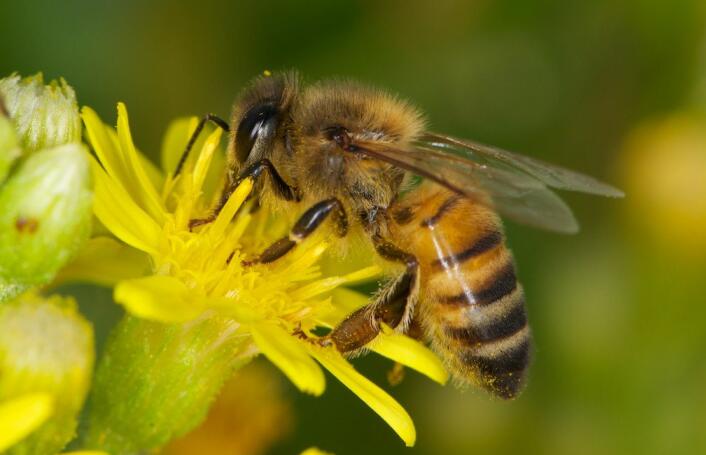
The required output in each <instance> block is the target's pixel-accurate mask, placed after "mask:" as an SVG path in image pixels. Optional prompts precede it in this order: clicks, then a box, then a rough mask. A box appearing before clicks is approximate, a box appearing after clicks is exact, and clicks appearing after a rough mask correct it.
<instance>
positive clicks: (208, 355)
mask: <svg viewBox="0 0 706 455" xmlns="http://www.w3.org/2000/svg"><path fill="white" fill-rule="evenodd" d="M237 328H238V324H237V323H235V322H234V321H232V320H228V319H223V318H217V317H211V318H206V319H203V320H201V321H192V322H189V323H186V324H161V323H157V322H152V321H147V320H144V319H138V318H136V317H133V316H126V317H125V319H123V321H121V322H120V323H119V324H118V325H117V326H116V327H115V329H114V330H113V333H112V334H111V337H110V339H109V341H108V344H107V346H106V347H105V350H104V353H103V355H102V356H101V361H100V363H99V365H98V369H97V371H96V378H95V381H94V385H93V388H92V390H91V400H90V402H91V405H90V408H89V412H88V418H87V423H88V428H87V431H86V434H85V437H84V439H83V441H81V442H82V444H81V445H82V446H83V447H86V448H88V449H100V450H104V451H106V452H108V453H111V454H113V455H120V454H133V453H142V452H148V451H152V450H155V449H158V448H160V447H162V446H164V445H165V444H166V443H168V442H169V441H171V440H172V439H174V438H175V437H178V436H181V435H183V434H185V433H186V432H188V431H190V430H192V429H193V428H195V427H196V426H197V425H198V424H199V423H201V421H203V419H204V418H205V416H206V413H207V411H208V409H209V407H210V405H211V403H212V402H213V400H214V398H215V396H216V394H217V393H218V391H219V390H220V389H221V386H222V385H223V383H224V381H225V380H226V379H228V378H229V377H230V376H232V374H233V373H234V371H235V370H236V369H238V368H239V367H241V366H242V365H244V364H245V363H247V361H249V360H250V358H251V357H252V356H253V355H254V354H255V352H254V351H253V349H252V345H251V344H250V342H248V340H249V337H242V336H239V334H238V333H237ZM146 422H147V423H146Z"/></svg>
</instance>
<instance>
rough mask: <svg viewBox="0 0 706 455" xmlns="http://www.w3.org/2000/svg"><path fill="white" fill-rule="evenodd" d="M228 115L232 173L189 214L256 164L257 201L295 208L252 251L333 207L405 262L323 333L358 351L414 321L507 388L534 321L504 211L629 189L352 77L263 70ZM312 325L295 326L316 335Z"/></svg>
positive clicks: (454, 355) (568, 222) (345, 234)
mask: <svg viewBox="0 0 706 455" xmlns="http://www.w3.org/2000/svg"><path fill="white" fill-rule="evenodd" d="M208 119H212V117H210V116H206V117H205V118H204V120H202V123H201V124H200V126H199V127H198V128H197V129H196V132H195V133H194V136H192V139H191V140H190V142H189V144H190V145H188V146H187V149H186V151H185V153H184V156H183V157H182V159H181V160H180V164H179V165H178V166H177V171H176V172H177V173H178V171H179V169H180V166H181V165H182V164H183V163H184V161H185V159H186V157H187V155H188V151H189V147H190V146H191V145H192V144H193V141H194V139H195V136H196V135H197V134H198V131H200V129H201V128H202V127H203V122H205V121H206V120H208ZM220 122H221V123H218V124H219V125H220V126H221V127H222V128H224V129H226V130H228V129H229V130H230V142H229V147H228V166H227V168H228V172H227V176H226V177H227V178H226V185H225V187H224V190H223V192H222V194H221V197H220V199H219V200H218V203H217V204H216V206H215V208H214V210H213V211H212V213H211V214H210V215H209V216H208V217H207V218H204V219H198V220H192V224H191V226H192V227H195V226H198V225H200V224H204V223H208V222H210V221H213V220H214V219H215V217H216V214H217V213H218V212H219V211H220V210H221V209H222V208H223V206H224V205H225V203H226V201H227V200H228V197H229V196H230V194H232V192H233V191H234V190H235V188H236V187H237V186H238V184H239V183H240V182H241V181H242V180H243V179H246V178H251V179H253V180H254V181H255V186H254V191H253V195H254V197H256V198H257V200H258V202H260V203H261V204H265V205H268V206H269V207H270V208H280V209H282V210H283V211H284V212H285V213H289V214H299V217H298V219H297V220H296V222H295V223H294V224H293V226H292V228H291V230H290V232H289V233H288V235H286V236H284V237H282V238H281V239H279V240H277V241H276V242H274V243H273V244H272V245H270V246H269V247H268V248H267V249H265V250H264V251H263V252H262V253H261V254H260V255H258V256H257V257H255V258H253V259H252V260H248V261H246V262H247V263H248V264H256V263H259V264H269V263H271V262H273V261H276V260H278V259H279V258H281V257H283V256H285V255H286V254H287V253H288V252H289V251H291V250H292V249H293V248H295V247H296V245H298V244H299V243H300V242H302V241H303V240H304V239H305V238H306V237H307V236H309V235H310V234H312V233H313V232H314V231H315V230H316V229H317V228H318V226H320V225H322V223H324V222H325V221H326V220H329V221H326V222H328V223H331V224H333V226H334V230H333V234H334V235H335V236H337V237H338V238H340V239H341V241H342V242H349V241H350V239H351V237H352V236H351V233H356V232H357V233H358V234H361V236H362V238H364V239H366V241H370V242H371V244H372V246H373V247H374V248H375V251H376V252H377V254H378V255H379V256H380V257H381V258H382V259H384V260H386V261H390V263H391V264H395V265H397V266H398V267H399V268H400V269H401V270H399V273H397V274H396V275H394V276H393V277H392V278H391V279H390V280H389V281H388V282H387V283H386V284H385V285H384V286H383V287H382V289H381V290H380V292H378V294H377V295H376V296H375V297H374V298H373V299H371V302H370V303H369V304H368V305H366V306H365V307H363V308H360V309H359V310H357V311H355V312H353V313H352V314H350V315H349V316H348V317H347V318H345V319H344V320H343V321H341V322H340V323H339V324H338V325H337V326H336V327H333V329H332V331H331V333H330V334H328V335H327V336H326V337H324V338H325V340H323V341H325V342H327V343H329V344H333V345H335V347H336V348H337V349H338V350H339V351H340V352H341V353H343V354H353V353H357V352H361V350H362V349H363V348H365V346H366V345H367V344H368V343H369V342H370V341H371V340H373V339H374V338H375V337H376V336H378V334H379V333H380V331H381V328H382V327H383V324H384V325H387V326H390V327H393V328H395V329H396V330H399V331H401V332H410V331H411V328H412V327H416V326H417V325H420V326H421V327H422V328H423V332H424V335H425V336H426V341H428V342H429V343H430V344H431V345H432V347H433V348H434V349H435V350H436V351H437V352H438V353H439V354H440V355H441V356H442V357H443V358H444V360H445V361H446V363H447V365H448V367H449V369H450V370H451V372H452V373H454V375H455V376H456V377H457V378H460V379H462V380H464V381H467V382H473V383H476V384H478V385H480V386H481V387H483V388H485V389H486V390H488V391H490V392H491V393H493V394H495V395H496V396H499V397H503V398H513V397H515V396H517V394H518V393H519V392H520V390H521V388H522V385H523V382H524V379H525V376H526V369H527V365H528V363H529V358H530V331H529V327H528V324H527V315H526V313H525V308H524V294H523V291H522V287H521V286H520V284H519V283H518V282H517V278H516V276H515V266H514V264H513V258H512V255H511V253H510V251H509V250H508V249H507V248H506V246H505V237H504V234H503V230H502V223H501V221H500V217H499V215H498V213H500V214H502V215H503V216H507V217H509V218H511V219H514V220H516V221H520V222H523V223H525V224H529V225H532V226H536V227H540V228H545V229H550V230H555V231H559V232H566V233H572V232H576V231H577V229H578V224H577V222H576V220H575V218H574V217H573V215H572V213H571V210H570V209H569V208H568V206H567V205H566V204H565V203H564V202H563V201H562V200H561V199H560V198H559V197H558V196H557V195H556V194H554V193H553V192H552V191H551V189H550V188H558V189H564V190H573V191H580V192H584V193H590V194H597V195H602V196H610V197H621V196H622V192H620V191H619V190H617V189H616V188H613V187H611V186H610V185H606V184H604V183H602V182H599V181H597V180H595V179H592V178H591V177H588V176H585V175H582V174H578V173H575V172H572V171H569V170H567V169H563V168H560V167H558V166H553V165H550V164H547V163H542V162H539V161H536V160H533V159H531V158H529V157H526V156H522V155H518V154H515V153H512V152H508V151H504V150H501V149H497V148H494V147H489V146H484V145H482V144H478V143H475V142H473V141H468V140H462V139H457V138H454V137H451V136H445V135H440V134H436V133H433V132H429V131H427V130H426V125H425V121H424V117H423V115H422V114H421V112H420V111H419V110H418V109H416V108H415V107H414V106H413V105H412V104H410V103H408V102H407V101H405V100H403V99H400V98H399V97H396V96H394V95H391V94H389V93H387V92H384V91H382V90H378V89H374V88H370V87H366V86H364V85H361V84H359V83H356V82H353V81H346V80H342V81H341V80H339V81H323V82H320V83H316V84H313V85H310V86H304V85H303V84H302V83H301V81H300V79H299V77H298V76H297V74H296V73H281V74H277V75H272V76H271V77H260V78H257V79H255V81H254V82H253V84H252V85H251V86H250V87H248V88H247V89H246V90H245V91H244V92H243V94H242V95H241V96H240V98H239V99H238V100H237V101H236V103H235V106H234V109H233V115H232V123H231V126H230V128H229V127H228V126H227V125H225V122H223V121H220ZM263 176H264V177H263ZM417 178H421V182H422V183H421V184H418V185H416V186H415V185H413V182H415V181H417ZM255 206H257V205H255ZM496 212H497V213H496ZM359 237H360V236H359ZM312 329H313V327H299V328H297V329H296V330H297V333H298V334H299V335H300V336H307V337H308V336H309V335H310V334H311V332H312ZM319 341H321V340H319Z"/></svg>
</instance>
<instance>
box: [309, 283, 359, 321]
mask: <svg viewBox="0 0 706 455" xmlns="http://www.w3.org/2000/svg"><path fill="white" fill-rule="evenodd" d="M331 298H332V303H333V305H331V309H328V310H326V311H325V312H322V313H323V314H320V315H318V317H317V322H319V323H321V324H323V325H325V326H327V327H334V326H335V325H336V324H338V323H339V322H341V321H342V320H343V319H345V318H346V316H348V315H350V314H351V313H353V312H354V311H355V310H357V309H358V308H361V307H363V306H364V305H367V304H368V303H369V302H370V297H369V296H367V295H365V294H361V293H360V292H356V291H353V290H351V289H347V288H336V289H334V290H333V291H331Z"/></svg>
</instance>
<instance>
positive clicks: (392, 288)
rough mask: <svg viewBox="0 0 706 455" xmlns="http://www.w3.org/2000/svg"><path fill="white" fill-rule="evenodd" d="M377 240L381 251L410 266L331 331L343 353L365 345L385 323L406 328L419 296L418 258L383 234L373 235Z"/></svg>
mask: <svg viewBox="0 0 706 455" xmlns="http://www.w3.org/2000/svg"><path fill="white" fill-rule="evenodd" d="M373 242H374V244H375V249H376V250H377V252H378V254H380V255H381V256H382V257H383V258H385V259H389V260H392V261H395V262H402V263H403V264H405V266H406V267H407V270H406V271H405V272H404V273H402V274H401V275H400V276H398V277H397V278H396V279H394V280H392V281H391V282H389V283H388V284H387V285H386V286H385V288H384V289H383V290H382V292H380V293H379V294H378V297H377V298H376V299H375V301H374V302H372V303H371V304H369V305H366V306H364V307H363V308H361V309H359V310H357V311H355V312H353V313H352V314H351V315H349V316H348V317H347V318H346V319H344V320H343V321H342V322H341V323H340V324H339V325H338V326H336V327H335V328H334V329H333V331H332V332H331V333H330V334H329V335H328V338H330V339H331V340H332V341H333V343H334V344H335V346H336V348H337V349H338V350H339V351H340V352H342V353H351V352H355V351H357V350H359V349H361V348H363V347H365V345H366V344H368V343H369V342H370V341H372V340H373V339H374V338H375V337H376V336H377V335H378V333H380V330H381V323H384V324H386V325H388V326H390V327H392V328H398V327H400V326H401V327H402V330H403V331H406V329H407V326H408V325H409V321H410V320H411V319H412V318H411V315H412V314H413V311H414V307H415V305H416V303H417V299H418V297H419V280H418V279H417V277H418V275H419V263H418V262H417V258H415V257H414V256H413V255H411V254H409V253H406V252H404V251H402V250H400V249H399V248H397V247H396V246H394V245H393V244H392V243H390V242H388V241H386V240H383V239H382V238H379V237H373Z"/></svg>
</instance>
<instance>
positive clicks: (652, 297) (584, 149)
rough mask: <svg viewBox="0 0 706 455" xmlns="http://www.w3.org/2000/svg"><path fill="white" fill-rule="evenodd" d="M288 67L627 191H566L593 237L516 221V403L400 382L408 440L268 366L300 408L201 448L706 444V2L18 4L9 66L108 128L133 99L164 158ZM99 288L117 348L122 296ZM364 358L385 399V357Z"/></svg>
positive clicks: (12, 7) (92, 304)
mask: <svg viewBox="0 0 706 455" xmlns="http://www.w3.org/2000/svg"><path fill="white" fill-rule="evenodd" d="M286 68H297V69H299V70H300V71H301V72H302V73H303V74H304V76H305V78H306V79H307V80H309V81H313V80H316V79H319V78H323V77H329V76H348V77H352V78H356V79H360V80H363V81H366V82H370V83H373V84H375V85H378V86H382V87H387V88H390V89H392V90H394V91H396V92H398V93H400V94H401V95H403V96H405V97H408V98H410V99H412V100H414V101H415V102H416V103H417V104H418V105H419V106H420V107H421V108H422V109H424V110H425V111H426V112H427V113H428V116H429V118H430V120H431V125H432V126H433V128H434V129H435V130H438V131H443V132H447V133H450V134H454V135H457V136H462V137H470V138H474V139H476V140H480V141H483V142H486V143H491V144H495V145H498V146H502V147H505V148H509V149H512V150H517V151H521V152H523V153H526V154H529V155H531V156H536V157H541V158H544V159H548V160H551V161H553V162H556V163H559V164H563V165H566V166H569V167H572V168H575V169H577V170H581V171H583V172H586V173H589V174H592V175H595V176H598V177H600V178H602V179H604V180H606V181H608V182H611V183H614V184H616V185H617V186H619V187H621V188H623V189H624V190H625V191H626V193H627V198H626V199H624V200H619V201H616V200H605V199H598V198H590V197H584V196H577V195H566V198H567V200H568V201H569V202H570V203H571V205H572V206H573V207H574V208H575V211H576V213H577V217H578V218H579V220H580V221H581V223H582V231H581V233H579V234H578V235H576V236H570V237H566V236H559V235H551V234H547V233H543V232H538V231H534V230H531V229H529V228H524V227H521V226H515V225H509V226H508V236H509V239H510V245H511V246H512V248H513V250H514V252H515V256H516V260H517V262H518V267H519V274H520V277H521V279H522V281H523V282H524V286H525V289H526V293H527V305H528V311H529V316H530V321H531V323H532V326H533V329H534V337H535V342H536V348H535V358H534V364H533V366H532V369H531V373H530V380H529V385H528V387H527V390H526V391H525V393H524V394H523V395H522V396H521V397H520V398H519V399H518V400H516V401H513V402H509V403H508V402H500V401H497V400H492V399H490V398H489V397H488V396H486V395H484V394H482V393H480V392H477V391H474V390H465V391H458V390H456V389H455V388H454V387H452V386H449V387H445V388H441V387H439V386H437V385H436V384H434V383H432V382H430V381H428V380H426V379H424V378H422V377H420V376H418V375H415V374H413V373H409V374H408V375H407V379H406V380H405V381H404V382H403V383H402V384H401V385H400V386H398V387H396V388H394V389H392V390H391V393H392V394H393V395H394V396H395V397H397V398H398V399H399V401H400V402H401V403H402V404H404V405H405V407H406V408H407V409H408V410H409V412H410V413H411V414H412V416H413V417H414V419H415V421H416V423H417V429H418V443H417V446H416V447H415V448H413V449H405V448H404V447H403V444H402V443H401V442H400V441H399V440H398V439H397V437H396V436H395V435H394V433H393V432H392V431H391V430H389V429H388V428H387V427H386V425H385V424H384V423H383V422H382V421H381V420H380V419H379V418H378V417H377V416H375V415H374V414H373V413H372V412H371V411H370V410H369V409H368V408H367V407H366V406H365V405H364V404H362V403H361V402H360V401H359V400H358V399H357V398H356V397H355V396H354V395H352V394H351V393H349V392H348V391H347V390H345V389H343V388H342V387H341V386H340V385H339V384H338V383H336V382H335V380H334V379H333V378H330V379H331V380H330V381H329V384H330V386H329V390H328V391H327V393H326V394H325V395H324V396H323V397H321V398H310V397H306V396H303V395H300V394H298V393H296V391H295V390H294V389H293V387H291V386H290V385H289V384H287V383H286V381H284V380H283V379H281V378H280V377H279V373H276V372H274V370H272V371H270V370H267V368H268V367H266V366H265V367H264V368H265V369H266V370H265V371H268V372H269V373H267V374H269V375H270V376H272V375H274V378H275V379H274V380H275V381H276V383H277V384H278V385H277V386H276V387H275V388H274V389H273V390H281V392H280V394H279V395H278V394H276V393H275V392H272V395H271V397H272V398H273V399H275V400H279V401H281V402H282V403H284V407H285V408H286V409H287V411H286V412H283V415H285V416H284V417H282V418H281V419H280V420H277V419H274V418H272V419H270V421H268V422H267V423H266V424H265V425H264V426H265V427H266V429H267V431H270V432H271V433H272V434H273V435H274V436H272V437H271V438H270V439H268V441H269V440H273V441H275V442H273V443H272V444H273V445H271V444H270V443H269V442H267V443H262V444H260V446H259V447H258V448H256V449H253V448H252V447H251V448H250V449H247V450H246V449H238V450H241V451H240V452H238V451H236V449H233V448H230V449H228V448H225V447H222V448H221V449H218V448H216V445H215V444H216V442H214V445H213V446H212V447H210V448H209V449H208V450H206V449H205V448H204V449H203V450H201V451H200V452H199V453H248V454H250V453H253V454H254V453H272V454H294V453H298V451H299V450H302V449H303V448H306V447H309V446H312V445H318V446H319V447H321V448H323V449H326V450H330V451H332V452H335V453H336V454H339V455H343V454H360V453H366V454H377V453H379V454H393V453H417V454H448V455H455V454H471V453H498V454H502V453H507V454H515V453H549V454H552V453H557V454H559V453H579V454H580V453H685V454H693V453H706V360H705V359H706V355H705V352H706V324H705V323H704V321H705V319H706V295H705V294H704V291H703V286H702V284H703V281H704V275H705V274H706V116H705V115H704V112H706V3H705V2H703V0H675V1H669V2H667V1H661V0H634V1H628V0H625V1H614V0H596V1H578V0H571V1H559V0H557V1H551V0H541V1H536V2H526V1H522V0H516V1H509V0H506V1H492V0H484V1H483V0H481V1H465V2H464V1H444V0H437V1H434V2H410V1H402V0H398V1H386V2H381V1H367V2H352V1H337V2H332V1H324V0H318V1H302V2H285V1H265V0H263V1H259V2H230V1H225V0H222V1H211V0H201V1H199V2H175V1H169V2H167V1H162V2H160V1H149V0H143V1H136V0H129V1H128V0H123V1H121V2H94V1H88V0H85V1H78V0H64V1H61V2H48V1H47V2H35V1H23V2H9V1H3V2H2V6H1V7H0V74H2V75H6V74H8V73H10V72H12V71H19V72H21V73H22V74H23V75H27V74H30V73H34V72H36V71H43V72H44V73H45V75H46V76H48V77H58V76H63V77H65V78H66V79H67V80H68V81H69V82H70V83H71V84H72V85H73V86H74V88H75V89H76V91H77V93H78V97H79V101H80V103H81V104H86V105H90V106H92V107H94V108H95V109H96V110H97V111H98V113H99V114H100V115H101V116H102V117H103V118H104V119H114V118H115V103H116V102H117V101H125V102H126V103H127V105H128V108H129V110H130V114H131V123H132V125H133V133H134V135H135V139H136V142H137V143H138V144H140V146H141V148H142V150H144V151H145V152H147V153H151V154H152V156H156V152H157V150H158V147H159V143H160V140H161V134H162V132H163V130H164V128H165V126H166V125H167V123H168V122H169V121H170V119H172V118H173V117H175V116H180V115H185V114H197V115H201V114H203V113H206V112H214V113H217V114H220V115H221V116H227V115H228V113H229V109H230V104H231V102H232V100H233V99H234V97H235V95H236V93H237V92H238V90H239V88H240V87H242V86H243V85H244V84H245V83H246V82H247V81H248V80H249V79H250V78H251V77H253V76H254V75H256V74H258V73H260V72H262V71H263V70H264V69H272V70H277V69H286ZM81 296H82V302H81V304H82V308H83V309H84V310H85V312H86V313H88V315H89V317H91V318H92V319H93V320H94V321H96V323H97V324H98V327H99V330H98V332H99V336H100V337H101V338H102V337H104V336H105V333H106V332H107V328H106V327H107V325H108V324H110V322H111V321H114V320H115V317H116V311H115V308H114V307H113V306H111V304H110V303H109V297H110V293H109V292H108V291H106V290H103V289H99V288H84V289H82V290H81ZM356 365H357V366H358V367H359V368H360V369H361V370H363V371H364V372H366V373H368V374H369V375H370V376H371V377H372V378H373V379H374V380H375V381H376V382H377V383H378V384H382V385H384V386H385V387H388V386H387V385H386V383H385V372H386V370H387V368H389V364H388V363H387V362H384V361H382V360H380V359H377V358H374V357H373V356H368V357H367V358H364V359H359V360H357V361H356ZM236 402H237V401H236ZM246 411H247V409H235V410H234V411H233V412H241V413H242V412H246ZM253 412H259V411H257V406H255V407H254V411H253ZM226 414H227V413H226ZM246 415H247V414H246ZM287 416H288V417H287ZM241 417H242V416H241ZM225 420H226V421H228V418H227V417H226V418H225ZM246 420H247V419H246ZM238 422H240V423H238ZM242 424H243V423H242V419H241V420H237V419H235V418H234V419H233V420H232V425H236V426H237V425H242ZM286 428H289V429H290V430H291V431H285V429H286ZM229 431H232V434H238V432H237V429H233V430H229ZM253 431H255V430H253ZM260 431H265V430H262V429H260ZM250 436H251V437H253V438H255V437H256V436H257V435H253V434H251V435H250ZM265 439H267V438H265ZM214 441H215V439H214ZM175 450H176V449H175ZM248 450H249V451H248ZM182 453H197V452H194V451H193V449H192V451H191V452H182Z"/></svg>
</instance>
